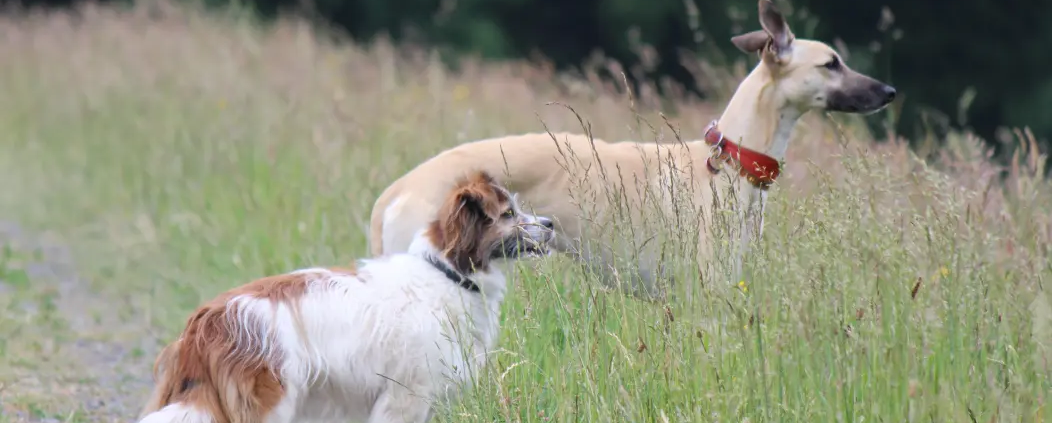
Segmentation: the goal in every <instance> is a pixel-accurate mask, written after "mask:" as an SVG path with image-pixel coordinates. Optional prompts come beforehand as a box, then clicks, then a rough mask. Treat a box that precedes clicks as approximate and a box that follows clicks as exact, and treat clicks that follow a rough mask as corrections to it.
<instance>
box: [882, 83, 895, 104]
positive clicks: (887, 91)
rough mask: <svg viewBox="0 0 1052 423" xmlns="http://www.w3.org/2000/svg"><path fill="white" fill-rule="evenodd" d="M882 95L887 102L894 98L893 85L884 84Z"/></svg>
mask: <svg viewBox="0 0 1052 423" xmlns="http://www.w3.org/2000/svg"><path fill="white" fill-rule="evenodd" d="M884 97H885V98H887V99H888V102H889V103H890V102H891V101H892V100H894V99H895V87H892V86H891V85H885V86H884Z"/></svg>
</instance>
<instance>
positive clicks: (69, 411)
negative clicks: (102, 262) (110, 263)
mask: <svg viewBox="0 0 1052 423" xmlns="http://www.w3.org/2000/svg"><path fill="white" fill-rule="evenodd" d="M4 246H7V247H8V248H10V249H11V251H13V252H14V255H13V257H15V259H12V260H9V261H10V262H14V266H9V267H17V268H19V269H20V270H19V273H18V274H19V275H22V276H23V277H24V282H23V283H21V284H16V283H15V282H14V281H3V280H2V279H3V278H2V274H0V298H3V297H7V299H8V301H11V300H14V301H11V302H14V303H18V304H16V305H17V307H12V306H8V307H7V309H3V310H0V318H3V319H4V321H5V322H6V323H7V325H6V326H3V327H4V328H5V329H6V330H8V331H15V333H16V334H17V335H14V336H11V339H10V340H9V341H10V342H8V343H6V347H0V365H4V367H9V368H8V369H6V370H0V377H2V379H0V422H5V421H15V422H22V421H43V422H61V421H80V422H111V421H122V422H128V421H134V419H135V417H136V416H137V414H138V411H139V408H140V407H141V406H142V402H143V401H144V400H145V398H146V396H147V395H148V393H149V389H150V384H151V375H150V370H151V366H152V360H153V357H154V356H155V355H156V353H157V351H158V347H157V345H158V343H157V339H156V336H154V335H153V334H152V333H151V331H150V328H149V327H148V324H147V323H146V321H147V320H146V319H145V318H143V317H142V316H141V315H140V316H136V314H137V313H135V311H134V310H135V308H134V307H133V306H132V304H130V303H131V301H128V300H127V299H122V298H110V297H106V296H103V295H102V294H100V293H99V292H97V291H96V290H94V289H92V286H91V283H90V281H88V280H85V279H84V278H81V277H79V276H78V273H77V272H76V270H75V267H74V262H73V257H72V254H71V252H70V249H69V248H68V247H66V246H65V245H64V244H63V243H62V242H61V240H60V239H57V238H56V237H54V236H50V235H49V234H37V233H30V232H28V231H26V230H25V229H24V228H23V227H22V226H20V225H18V224H17V223H14V222H9V221H0V249H2V248H4ZM0 265H2V263H0ZM19 313H24V314H19ZM140 314H141V313H140ZM6 334H7V332H0V336H3V335H6ZM5 349H6V350H7V351H6V354H3V352H4V351H3V350H5ZM5 363H7V364H6V365H5Z"/></svg>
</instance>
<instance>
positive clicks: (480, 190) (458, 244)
mask: <svg viewBox="0 0 1052 423" xmlns="http://www.w3.org/2000/svg"><path fill="white" fill-rule="evenodd" d="M491 181H492V178H490V177H489V175H486V174H485V173H482V172H479V173H476V174H474V175H471V176H469V177H468V178H467V179H465V180H464V182H462V183H460V184H458V185H457V187H456V188H454V192H453V195H452V196H451V198H450V200H449V202H447V203H446V210H445V211H444V212H443V215H444V218H443V221H442V233H443V234H444V235H445V242H444V244H445V245H442V246H441V248H442V249H443V253H445V254H446V257H447V258H448V259H449V260H450V261H452V262H453V265H454V266H455V267H456V268H457V271H460V272H461V273H473V272H474V271H475V270H476V269H482V268H484V267H485V266H486V263H485V258H486V253H487V252H485V251H481V247H482V238H483V235H484V233H483V232H484V231H485V227H486V224H487V223H488V222H487V220H488V219H489V216H488V215H487V214H486V206H487V201H492V200H491V199H490V198H489V197H490V196H492V193H491V192H490V190H492V188H490V184H491Z"/></svg>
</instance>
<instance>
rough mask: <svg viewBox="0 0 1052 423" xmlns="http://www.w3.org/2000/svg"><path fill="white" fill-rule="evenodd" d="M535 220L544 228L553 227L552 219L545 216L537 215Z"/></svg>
mask: <svg viewBox="0 0 1052 423" xmlns="http://www.w3.org/2000/svg"><path fill="white" fill-rule="evenodd" d="M537 221H538V222H540V224H541V225H543V226H544V227H545V228H548V229H555V223H553V222H552V220H551V219H549V218H547V217H538V218H537Z"/></svg>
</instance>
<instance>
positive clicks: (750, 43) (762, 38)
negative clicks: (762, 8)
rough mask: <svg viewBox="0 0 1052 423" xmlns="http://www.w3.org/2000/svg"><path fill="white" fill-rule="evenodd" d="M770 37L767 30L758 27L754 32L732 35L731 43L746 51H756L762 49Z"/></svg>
mask: <svg viewBox="0 0 1052 423" xmlns="http://www.w3.org/2000/svg"><path fill="white" fill-rule="evenodd" d="M770 39H771V36H770V35H768V34H767V31H765V30H762V29H757V30H755V31H752V32H747V33H745V34H742V35H737V36H734V37H731V43H732V44H734V46H735V47H737V48H738V50H741V51H742V52H744V53H756V52H758V51H760V50H762V49H763V47H764V46H765V45H767V42H768V41H770Z"/></svg>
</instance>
